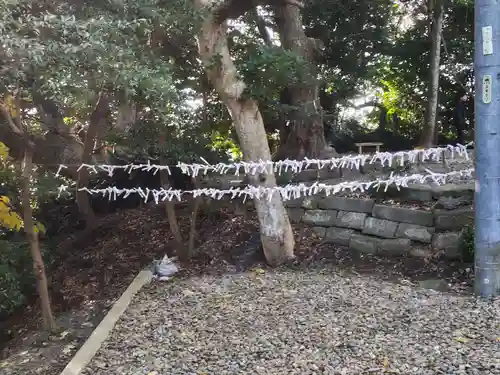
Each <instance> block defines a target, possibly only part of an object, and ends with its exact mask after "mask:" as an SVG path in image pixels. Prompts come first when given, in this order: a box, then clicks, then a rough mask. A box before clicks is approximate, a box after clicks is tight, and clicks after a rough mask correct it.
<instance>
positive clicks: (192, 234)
mask: <svg viewBox="0 0 500 375" xmlns="http://www.w3.org/2000/svg"><path fill="white" fill-rule="evenodd" d="M193 183H194V184H193V185H194V188H195V189H198V187H199V184H198V181H197V179H196V177H193ZM201 200H202V197H196V198H194V202H193V208H192V209H191V219H190V220H189V237H188V247H187V253H188V257H192V256H193V255H194V248H195V244H196V233H197V231H196V221H197V218H198V211H199V210H200V205H201Z"/></svg>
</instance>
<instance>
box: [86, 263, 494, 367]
mask: <svg viewBox="0 0 500 375" xmlns="http://www.w3.org/2000/svg"><path fill="white" fill-rule="evenodd" d="M339 272H340V271H338V270H336V269H335V268H333V267H332V268H320V269H311V270H308V271H292V270H278V271H272V270H266V272H265V273H262V274H258V273H255V272H248V273H243V274H231V275H225V276H218V277H216V276H203V277H197V278H190V279H185V280H176V281H172V282H169V283H166V284H160V285H159V284H157V283H155V284H153V285H151V286H148V287H147V288H145V289H144V290H143V291H142V292H140V293H139V294H138V295H137V297H136V298H135V300H134V301H133V302H132V304H131V305H130V307H129V309H128V310H127V312H126V313H125V315H124V316H123V318H122V319H121V320H120V321H119V323H118V324H117V326H116V328H115V329H114V331H113V332H112V334H111V336H110V338H109V339H108V340H107V341H106V342H105V344H104V345H103V347H102V348H101V350H100V351H99V352H98V354H97V355H96V357H95V358H94V359H93V360H92V361H91V363H90V364H89V366H88V367H87V368H86V369H85V370H84V375H91V374H126V375H135V374H158V375H159V374H162V375H163V374H165V375H183V374H186V375H187V374H189V375H191V374H213V375H225V374H228V375H229V374H265V375H273V374H276V375H277V374H280V375H288V374H356V375H360V374H382V373H385V374H388V373H391V374H429V375H436V374H450V375H460V374H481V375H487V374H500V301H499V300H496V301H489V302H488V301H479V300H477V299H476V298H474V297H470V296H459V295H452V294H446V293H441V292H437V291H433V290H427V289H420V288H418V287H417V286H414V285H407V284H399V283H390V282H387V281H381V280H379V279H377V278H375V277H371V276H364V275H361V276H357V275H352V274H343V275H342V274H340V273H339Z"/></svg>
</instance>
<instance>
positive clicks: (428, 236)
mask: <svg viewBox="0 0 500 375" xmlns="http://www.w3.org/2000/svg"><path fill="white" fill-rule="evenodd" d="M434 232H435V229H434V228H432V227H423V226H421V225H415V224H407V223H401V224H399V226H398V229H397V230H396V237H398V238H409V239H410V240H413V241H418V242H423V243H431V241H432V235H433V234H434Z"/></svg>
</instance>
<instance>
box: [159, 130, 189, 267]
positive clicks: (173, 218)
mask: <svg viewBox="0 0 500 375" xmlns="http://www.w3.org/2000/svg"><path fill="white" fill-rule="evenodd" d="M161 142H163V140H161ZM160 163H161V164H163V165H165V164H168V163H167V162H166V160H165V159H164V158H163V157H162V158H160ZM160 180H161V181H160V182H161V187H162V188H164V189H168V188H169V187H170V181H169V178H168V172H167V171H165V170H162V171H160ZM165 214H166V215H167V220H168V225H169V227H170V231H171V232H172V236H173V237H174V243H175V253H176V254H177V256H178V257H179V258H182V257H183V255H184V253H185V248H184V240H183V239H182V233H181V229H180V228H179V220H177V213H176V212H175V203H174V202H173V201H168V200H167V201H165Z"/></svg>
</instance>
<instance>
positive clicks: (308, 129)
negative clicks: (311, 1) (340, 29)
mask: <svg viewBox="0 0 500 375" xmlns="http://www.w3.org/2000/svg"><path fill="white" fill-rule="evenodd" d="M302 7H303V5H302V3H301V2H300V1H297V0H285V1H283V5H280V6H277V7H276V23H277V26H278V30H279V33H280V38H281V44H282V46H283V47H284V48H285V49H287V50H290V51H293V52H294V53H296V54H297V55H298V56H300V57H302V58H303V59H304V61H306V62H307V64H308V77H306V78H305V79H304V80H303V81H302V82H300V83H299V84H294V85H290V86H289V87H288V88H287V89H288V90H287V91H288V95H287V96H288V98H287V99H288V100H287V101H289V102H288V103H286V102H285V103H282V104H286V105H289V106H291V107H292V108H293V109H292V110H291V111H290V112H289V113H288V114H287V116H285V117H286V121H285V127H284V129H283V130H282V132H281V147H280V149H279V151H278V155H277V156H278V158H280V159H284V158H287V157H288V158H293V159H301V158H304V157H310V158H314V157H319V156H320V155H322V153H323V152H324V151H325V149H326V148H327V143H326V139H325V131H324V125H323V109H322V108H321V103H320V99H319V87H318V79H317V67H316V64H317V61H316V60H317V56H318V53H319V52H320V50H321V45H322V43H321V42H320V41H319V40H316V39H314V38H308V37H307V36H306V34H305V32H304V29H303V26H302V17H301V14H300V12H301V9H302Z"/></svg>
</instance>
